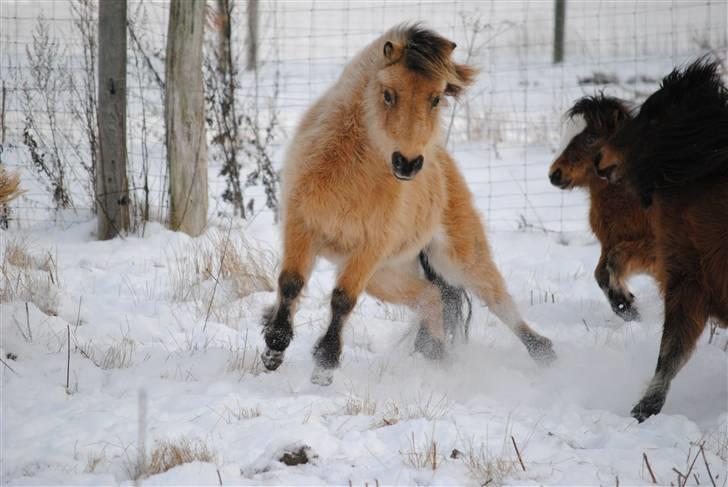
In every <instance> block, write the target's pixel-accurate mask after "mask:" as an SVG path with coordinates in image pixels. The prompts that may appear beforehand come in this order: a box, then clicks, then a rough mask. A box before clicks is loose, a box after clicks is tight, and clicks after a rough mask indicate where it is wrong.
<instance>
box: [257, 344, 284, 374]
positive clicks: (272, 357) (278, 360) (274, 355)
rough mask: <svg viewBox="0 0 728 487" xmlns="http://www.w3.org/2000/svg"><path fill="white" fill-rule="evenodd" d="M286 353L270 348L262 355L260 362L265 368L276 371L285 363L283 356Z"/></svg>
mask: <svg viewBox="0 0 728 487" xmlns="http://www.w3.org/2000/svg"><path fill="white" fill-rule="evenodd" d="M284 355H285V352H283V351H278V350H271V349H270V348H267V347H266V349H265V351H264V352H263V353H262V354H261V355H260V361H261V362H263V366H264V367H265V368H266V369H268V370H271V371H272V370H276V369H277V368H278V367H280V366H281V364H282V363H283V356H284Z"/></svg>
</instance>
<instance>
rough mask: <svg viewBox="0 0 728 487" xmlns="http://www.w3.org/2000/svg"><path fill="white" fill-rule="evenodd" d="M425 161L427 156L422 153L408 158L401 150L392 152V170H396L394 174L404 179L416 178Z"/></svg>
mask: <svg viewBox="0 0 728 487" xmlns="http://www.w3.org/2000/svg"><path fill="white" fill-rule="evenodd" d="M424 163H425V158H424V157H423V156H422V155H419V156H417V157H415V158H414V159H411V160H408V159H407V158H406V157H405V156H403V155H402V154H401V153H400V152H394V153H392V170H393V171H394V176H395V177H396V178H397V179H401V180H403V181H409V180H410V179H414V177H415V176H416V175H417V173H418V172H420V169H422V165H423V164H424Z"/></svg>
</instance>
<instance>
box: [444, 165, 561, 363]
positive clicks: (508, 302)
mask: <svg viewBox="0 0 728 487" xmlns="http://www.w3.org/2000/svg"><path fill="white" fill-rule="evenodd" d="M449 182H450V186H449V188H448V192H449V194H450V198H451V200H450V202H449V203H448V207H447V209H446V212H445V215H444V216H443V223H444V225H445V227H444V230H445V242H442V243H437V244H436V245H434V246H433V245H431V246H430V247H431V252H430V255H432V258H433V260H435V261H437V260H438V259H444V261H445V262H442V263H441V265H439V266H438V268H442V269H451V271H450V272H451V273H452V274H453V275H454V276H455V277H456V278H457V280H458V281H459V282H461V283H462V284H464V285H465V286H466V287H467V288H469V289H472V290H473V291H474V292H475V293H476V294H477V295H478V297H480V299H482V300H483V301H485V303H486V304H487V305H488V307H489V308H490V310H491V311H492V312H493V313H494V314H495V315H496V316H497V317H498V318H499V319H500V320H501V321H502V322H503V323H505V324H506V325H507V326H508V327H509V328H510V329H511V330H512V331H513V333H515V334H516V336H517V337H518V338H519V339H520V340H521V342H522V343H523V344H524V345H525V347H526V349H527V350H528V353H529V354H530V355H531V357H532V358H533V359H534V360H535V361H536V362H537V363H539V364H542V365H546V364H549V363H551V362H552V361H554V360H555V359H556V354H555V353H554V351H553V346H552V343H551V340H549V339H548V338H546V337H544V336H541V335H539V334H538V333H537V332H535V331H534V330H533V329H531V327H530V326H528V324H527V323H526V322H525V321H524V320H523V318H521V315H520V313H519V312H518V308H517V307H516V304H515V303H514V302H513V298H511V296H510V294H508V290H507V288H506V285H505V282H504V280H503V277H502V276H501V274H500V272H499V271H498V268H497V267H496V266H495V263H494V262H493V259H492V257H491V255H490V248H489V247H488V241H487V240H486V237H485V230H484V228H483V224H482V223H481V221H480V218H479V216H478V214H477V212H476V211H475V208H474V207H473V205H472V202H471V201H469V197H468V195H469V192H468V190H467V187H466V186H465V182H464V181H463V180H462V176H460V175H459V174H457V173H455V172H454V171H453V174H452V177H451V178H450V181H449ZM465 198H468V199H465Z"/></svg>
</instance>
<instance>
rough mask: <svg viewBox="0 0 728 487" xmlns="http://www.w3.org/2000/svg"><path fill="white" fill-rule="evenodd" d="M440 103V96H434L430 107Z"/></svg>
mask: <svg viewBox="0 0 728 487" xmlns="http://www.w3.org/2000/svg"><path fill="white" fill-rule="evenodd" d="M439 103H440V97H439V96H436V97H434V98H433V99H432V108H435V107H436V106H437V105H438V104H439Z"/></svg>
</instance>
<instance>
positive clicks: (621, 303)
mask: <svg viewBox="0 0 728 487" xmlns="http://www.w3.org/2000/svg"><path fill="white" fill-rule="evenodd" d="M629 296H630V297H629V298H628V297H626V296H625V295H623V294H622V293H617V292H613V291H612V290H609V292H608V295H607V297H608V298H609V304H610V305H611V306H612V311H614V313H615V314H616V315H617V316H619V317H620V318H622V319H623V320H624V321H636V320H639V319H640V314H639V312H638V311H637V308H636V307H635V306H634V304H633V301H634V295H633V294H632V293H630V295H629Z"/></svg>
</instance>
